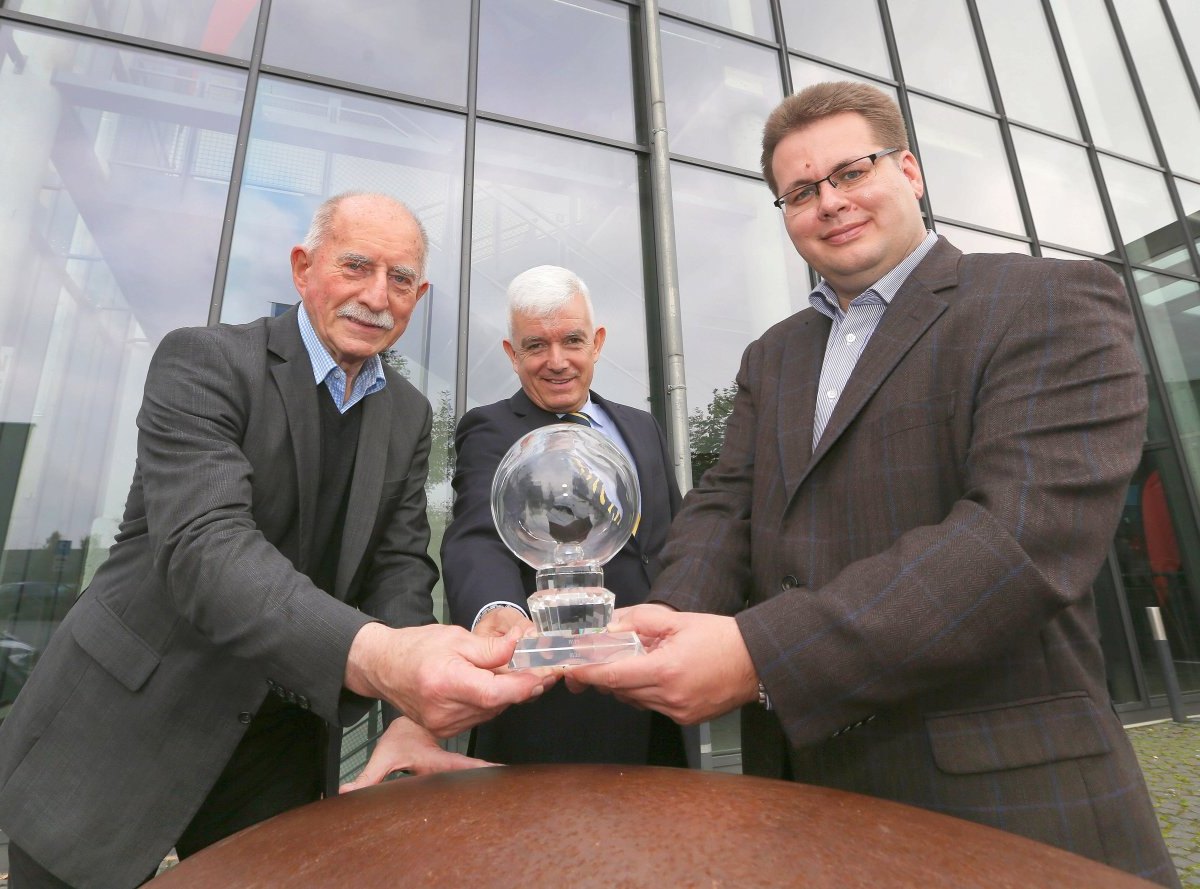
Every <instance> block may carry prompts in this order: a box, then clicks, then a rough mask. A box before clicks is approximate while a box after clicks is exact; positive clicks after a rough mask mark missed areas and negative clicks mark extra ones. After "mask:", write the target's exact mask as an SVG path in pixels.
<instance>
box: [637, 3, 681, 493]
mask: <svg viewBox="0 0 1200 889" xmlns="http://www.w3.org/2000/svg"><path fill="white" fill-rule="evenodd" d="M658 22H659V20H658V2H657V0H643V3H642V34H643V36H644V39H645V41H646V61H647V66H646V67H647V75H648V77H649V87H650V183H651V190H652V193H653V194H652V207H653V214H654V243H655V246H656V250H657V254H658V257H657V258H658V263H657V265H658V308H659V317H660V324H661V327H662V347H663V374H664V376H665V378H666V384H667V429H666V433H667V443H668V445H669V447H670V451H671V457H672V459H674V461H675V478H676V480H677V481H678V482H679V489H680V490H681V491H687V490H689V489H690V488H691V487H692V461H691V449H690V440H689V433H688V407H687V384H686V378H685V375H684V370H683V322H682V319H681V317H680V314H679V270H678V262H677V256H676V253H675V217H674V214H673V213H672V209H671V206H672V197H671V156H670V153H669V150H668V148H667V106H666V98H665V96H666V94H665V91H664V89H663V76H662V42H661V40H660V33H659V23H658Z"/></svg>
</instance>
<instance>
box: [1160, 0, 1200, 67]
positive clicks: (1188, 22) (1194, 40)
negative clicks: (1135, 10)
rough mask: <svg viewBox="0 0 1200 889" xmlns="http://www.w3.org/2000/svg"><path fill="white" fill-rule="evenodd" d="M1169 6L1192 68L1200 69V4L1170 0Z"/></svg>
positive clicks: (1192, 0)
mask: <svg viewBox="0 0 1200 889" xmlns="http://www.w3.org/2000/svg"><path fill="white" fill-rule="evenodd" d="M1168 5H1169V6H1170V7H1171V16H1172V18H1174V19H1175V27H1177V28H1178V29H1179V35H1180V36H1181V37H1182V38H1183V48H1184V49H1185V50H1186V51H1187V54H1188V59H1189V61H1190V62H1191V65H1192V68H1193V69H1195V68H1200V3H1197V2H1196V0H1170V3H1169V4H1168Z"/></svg>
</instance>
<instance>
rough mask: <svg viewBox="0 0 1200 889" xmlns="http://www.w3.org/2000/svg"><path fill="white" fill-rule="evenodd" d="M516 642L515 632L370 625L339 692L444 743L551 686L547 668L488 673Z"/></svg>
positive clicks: (354, 651) (355, 649) (357, 645)
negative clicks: (386, 710)
mask: <svg viewBox="0 0 1200 889" xmlns="http://www.w3.org/2000/svg"><path fill="white" fill-rule="evenodd" d="M520 638H521V633H520V632H518V631H516V630H513V631H511V632H509V633H507V634H505V635H504V636H478V635H475V634H472V633H468V632H467V631H466V630H464V629H462V628H461V627H450V626H442V625H439V624H431V625H429V626H424V627H407V628H405V629H399V630H397V629H392V628H390V627H386V626H384V625H383V624H379V623H370V624H367V625H365V626H364V627H363V628H362V629H361V630H359V631H358V635H356V636H355V637H354V641H353V643H351V646H350V656H349V658H348V659H347V661H346V675H345V685H346V688H348V689H350V690H351V691H353V692H357V693H358V694H360V695H365V696H366V697H371V698H379V699H381V700H384V701H387V702H388V703H389V704H391V705H392V706H394V707H397V708H398V709H399V710H400V711H401V712H403V713H404V714H405V715H406V716H409V717H411V718H412V719H414V720H415V721H417V722H418V723H420V724H421V725H423V726H424V727H425V728H427V729H429V731H431V732H432V733H433V734H434V735H437V736H438V737H440V738H448V737H451V736H453V735H457V734H459V733H460V732H464V731H466V730H467V729H469V728H471V727H472V726H474V725H478V724H479V723H481V722H486V721H487V720H489V719H493V718H495V717H496V716H497V715H498V714H499V713H500V712H501V711H503V710H504V709H505V708H506V707H508V706H509V705H510V704H518V703H521V702H523V701H528V700H530V699H532V698H535V697H537V696H538V695H540V694H541V693H542V692H543V691H545V689H547V688H549V687H550V686H551V685H553V684H554V682H555V681H556V679H557V677H556V676H555V675H554V671H552V670H548V669H547V670H522V671H517V672H512V673H504V674H499V675H498V674H497V673H495V672H493V671H495V670H498V669H500V668H502V667H504V666H505V665H506V664H507V663H508V661H509V659H510V658H511V657H512V653H513V649H514V648H515V647H516V645H517V641H518V640H519V639H520Z"/></svg>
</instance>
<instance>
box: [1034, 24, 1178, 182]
mask: <svg viewBox="0 0 1200 889" xmlns="http://www.w3.org/2000/svg"><path fill="white" fill-rule="evenodd" d="M1050 5H1051V6H1052V7H1053V9H1054V18H1055V21H1057V23H1058V30H1059V33H1060V34H1061V35H1062V40H1063V45H1064V46H1065V47H1066V50H1067V59H1068V60H1069V61H1070V67H1071V70H1072V72H1073V73H1074V75H1075V86H1076V89H1078V91H1079V98H1080V101H1081V102H1082V103H1083V110H1084V115H1085V116H1086V117H1087V122H1088V127H1089V128H1090V129H1091V134H1092V138H1093V139H1094V140H1096V144H1097V145H1099V146H1101V147H1102V148H1108V149H1110V150H1112V151H1116V152H1120V153H1121V154H1125V155H1128V156H1130V157H1136V158H1138V159H1140V160H1146V161H1153V160H1154V147H1153V146H1152V145H1151V144H1150V137H1149V135H1147V133H1146V123H1145V120H1144V119H1143V118H1142V111H1141V108H1140V107H1139V106H1138V103H1137V97H1136V96H1135V95H1134V92H1133V84H1132V83H1131V82H1130V80H1129V72H1128V70H1127V69H1126V67H1125V60H1124V58H1122V56H1121V50H1120V47H1119V46H1118V45H1117V37H1116V34H1114V33H1113V29H1112V20H1111V19H1109V17H1108V11H1107V10H1106V9H1105V8H1104V0H1050Z"/></svg>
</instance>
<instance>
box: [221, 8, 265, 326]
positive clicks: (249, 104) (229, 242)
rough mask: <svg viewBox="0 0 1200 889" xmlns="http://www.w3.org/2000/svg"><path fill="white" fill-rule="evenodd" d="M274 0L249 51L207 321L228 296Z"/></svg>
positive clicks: (260, 13) (262, 13) (261, 16)
mask: <svg viewBox="0 0 1200 889" xmlns="http://www.w3.org/2000/svg"><path fill="white" fill-rule="evenodd" d="M270 14H271V0H261V2H260V5H259V7H258V22H257V24H256V25H255V31H254V47H253V49H251V51H250V67H249V69H248V70H247V71H246V92H245V93H244V94H243V96H242V114H241V117H240V119H239V120H238V132H237V142H236V143H235V145H234V149H233V165H232V166H231V167H230V170H229V194H228V195H227V196H226V198H225V218H224V220H223V222H222V224H221V240H220V243H219V244H218V246H217V265H216V269H215V270H214V272H213V289H212V301H211V302H210V303H209V307H208V323H209V324H216V323H217V322H218V321H220V320H221V306H222V304H223V303H224V300H225V279H226V277H227V276H228V273H229V254H230V252H231V250H232V246H233V227H234V222H235V220H236V218H237V208H238V201H239V199H240V198H241V191H242V175H243V174H244V173H245V169H246V151H247V149H248V147H249V145H250V124H251V120H252V118H253V116H254V101H255V99H256V97H257V96H258V71H259V66H260V65H261V64H262V54H263V47H264V46H265V45H266V42H267V19H268V18H269V17H270Z"/></svg>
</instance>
